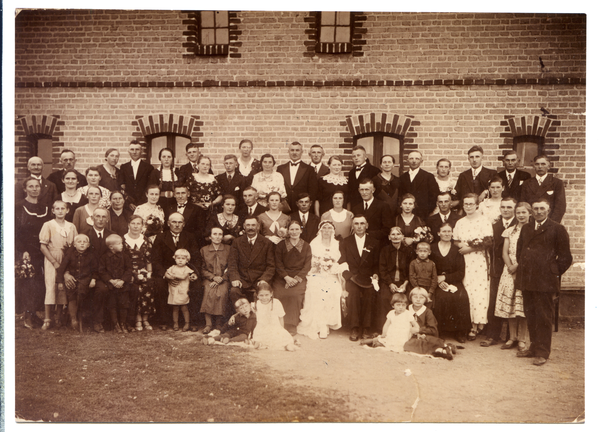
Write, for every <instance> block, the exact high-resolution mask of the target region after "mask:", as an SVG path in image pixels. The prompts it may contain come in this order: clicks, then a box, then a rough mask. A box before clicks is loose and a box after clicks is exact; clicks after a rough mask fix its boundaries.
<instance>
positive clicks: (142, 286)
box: [123, 234, 156, 315]
mask: <svg viewBox="0 0 600 432" xmlns="http://www.w3.org/2000/svg"><path fill="white" fill-rule="evenodd" d="M123 237H124V238H125V244H124V246H125V250H126V251H127V252H128V253H129V255H130V256H131V263H132V264H133V275H134V281H133V284H134V286H135V288H136V289H137V290H138V301H137V305H136V314H139V315H152V314H154V313H155V312H156V307H155V306H154V294H153V292H152V285H151V282H150V279H149V278H148V276H147V272H146V267H147V266H148V263H149V262H150V259H151V250H152V243H150V241H149V240H148V239H147V238H146V237H143V236H140V237H138V238H137V239H135V240H134V239H132V238H131V237H129V234H125V235H124V236H123ZM140 275H141V276H142V277H141V278H140V277H139V276H140Z"/></svg>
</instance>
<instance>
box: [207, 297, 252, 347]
mask: <svg viewBox="0 0 600 432" xmlns="http://www.w3.org/2000/svg"><path fill="white" fill-rule="evenodd" d="M235 310H236V314H235V315H233V316H232V317H231V319H230V320H229V321H228V322H227V323H225V324H224V325H223V326H222V327H221V329H220V330H213V331H211V332H210V334H209V336H208V337H205V338H203V339H202V343H203V344H205V345H211V344H212V343H213V342H214V341H216V340H217V341H221V342H223V343H224V344H228V343H229V342H245V341H247V340H248V338H249V337H251V335H252V332H253V331H254V328H255V327H256V314H255V313H254V311H253V310H252V306H250V302H249V301H248V299H246V298H244V297H242V298H240V299H238V300H237V301H236V302H235Z"/></svg>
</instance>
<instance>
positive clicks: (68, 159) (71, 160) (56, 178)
mask: <svg viewBox="0 0 600 432" xmlns="http://www.w3.org/2000/svg"><path fill="white" fill-rule="evenodd" d="M76 162H77V158H76V157H75V153H74V152H73V150H68V149H64V150H63V151H61V152H60V164H61V165H62V169H60V170H58V171H54V172H53V173H52V174H50V175H49V176H48V180H49V181H51V182H52V183H54V186H56V191H57V192H58V193H59V194H61V193H63V192H64V191H65V184H64V183H63V181H62V179H63V175H64V174H65V171H66V170H69V169H75V163H76ZM76 173H77V187H83V186H86V185H87V180H86V178H85V176H84V175H83V174H81V173H80V172H79V171H76Z"/></svg>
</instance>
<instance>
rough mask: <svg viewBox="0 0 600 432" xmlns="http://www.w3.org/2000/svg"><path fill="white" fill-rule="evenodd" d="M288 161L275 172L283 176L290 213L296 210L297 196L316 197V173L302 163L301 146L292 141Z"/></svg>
mask: <svg viewBox="0 0 600 432" xmlns="http://www.w3.org/2000/svg"><path fill="white" fill-rule="evenodd" d="M288 152H289V155H290V161H289V162H287V163H284V164H283V165H279V166H278V167H277V172H279V173H280V174H281V175H282V176H283V180H284V182H285V192H286V194H287V198H286V199H287V202H288V204H289V205H290V209H291V211H292V212H295V211H297V210H298V207H297V206H296V201H298V195H300V194H301V193H307V194H308V195H309V196H310V197H316V196H317V192H318V178H317V173H316V172H315V170H314V169H313V168H311V167H310V165H308V164H307V163H305V162H302V161H301V160H300V159H301V158H302V144H300V143H299V142H297V141H294V142H293V143H291V144H290V146H289V148H288Z"/></svg>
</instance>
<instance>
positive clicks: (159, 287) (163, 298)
mask: <svg viewBox="0 0 600 432" xmlns="http://www.w3.org/2000/svg"><path fill="white" fill-rule="evenodd" d="M154 287H155V290H156V291H155V297H154V306H156V315H155V319H156V323H157V324H158V325H169V324H172V323H173V310H172V309H171V307H169V305H168V304H167V300H168V298H169V282H168V281H167V280H166V279H163V278H160V279H159V278H154Z"/></svg>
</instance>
